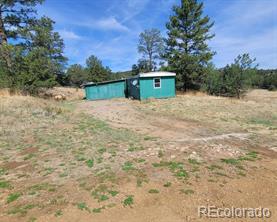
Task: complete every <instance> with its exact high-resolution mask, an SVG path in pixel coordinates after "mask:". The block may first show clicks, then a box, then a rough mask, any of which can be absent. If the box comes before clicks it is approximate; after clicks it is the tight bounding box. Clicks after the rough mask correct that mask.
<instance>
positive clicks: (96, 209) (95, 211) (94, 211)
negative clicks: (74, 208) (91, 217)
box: [92, 208, 102, 213]
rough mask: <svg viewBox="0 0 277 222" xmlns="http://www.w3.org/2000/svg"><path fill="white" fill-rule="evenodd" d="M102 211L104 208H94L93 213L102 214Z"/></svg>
mask: <svg viewBox="0 0 277 222" xmlns="http://www.w3.org/2000/svg"><path fill="white" fill-rule="evenodd" d="M101 210H102V208H93V209H92V212H93V213H101Z"/></svg>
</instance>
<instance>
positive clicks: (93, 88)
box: [84, 79, 126, 100]
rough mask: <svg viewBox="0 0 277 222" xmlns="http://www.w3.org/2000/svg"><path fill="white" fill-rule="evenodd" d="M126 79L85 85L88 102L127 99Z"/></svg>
mask: <svg viewBox="0 0 277 222" xmlns="http://www.w3.org/2000/svg"><path fill="white" fill-rule="evenodd" d="M125 82H126V80H125V79H120V80H114V81H106V82H100V83H87V84H85V85H84V88H85V93H86V99H87V100H99V99H112V98H119V97H125Z"/></svg>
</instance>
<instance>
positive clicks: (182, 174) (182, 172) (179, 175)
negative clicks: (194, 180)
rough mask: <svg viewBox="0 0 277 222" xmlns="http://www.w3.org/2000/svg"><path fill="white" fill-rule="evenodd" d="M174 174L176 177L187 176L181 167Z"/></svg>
mask: <svg viewBox="0 0 277 222" xmlns="http://www.w3.org/2000/svg"><path fill="white" fill-rule="evenodd" d="M175 176H176V177H178V178H184V179H186V178H188V177H189V175H188V173H187V171H185V170H184V169H181V170H178V171H177V172H176V173H175Z"/></svg>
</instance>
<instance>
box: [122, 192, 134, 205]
mask: <svg viewBox="0 0 277 222" xmlns="http://www.w3.org/2000/svg"><path fill="white" fill-rule="evenodd" d="M133 204H134V197H133V195H129V196H127V198H126V199H124V200H123V206H124V207H126V206H130V207H131V206H132V205H133Z"/></svg>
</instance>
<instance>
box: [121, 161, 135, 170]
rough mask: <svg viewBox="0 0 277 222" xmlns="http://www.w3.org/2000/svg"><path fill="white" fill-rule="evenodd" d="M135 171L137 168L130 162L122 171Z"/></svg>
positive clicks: (124, 165)
mask: <svg viewBox="0 0 277 222" xmlns="http://www.w3.org/2000/svg"><path fill="white" fill-rule="evenodd" d="M134 169H135V167H134V165H133V163H132V162H130V161H127V162H125V163H124V164H123V166H122V170H124V171H130V170H134Z"/></svg>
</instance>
